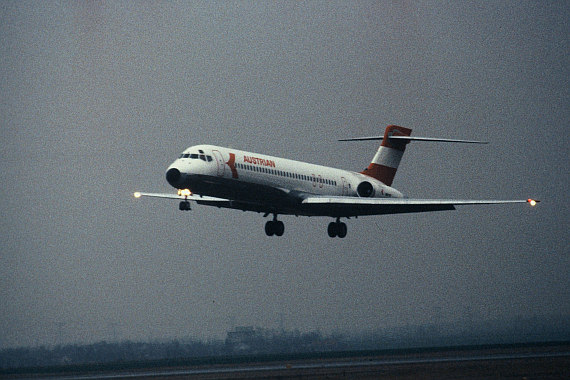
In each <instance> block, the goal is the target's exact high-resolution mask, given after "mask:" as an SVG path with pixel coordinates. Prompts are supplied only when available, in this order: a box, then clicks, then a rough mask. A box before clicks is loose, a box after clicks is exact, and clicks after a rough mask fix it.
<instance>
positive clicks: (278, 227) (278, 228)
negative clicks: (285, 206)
mask: <svg viewBox="0 0 570 380" xmlns="http://www.w3.org/2000/svg"><path fill="white" fill-rule="evenodd" d="M283 232H285V225H284V224H283V222H282V221H280V220H277V215H275V216H274V217H273V220H268V221H267V223H265V234H266V235H267V236H273V235H276V236H282V235H283Z"/></svg>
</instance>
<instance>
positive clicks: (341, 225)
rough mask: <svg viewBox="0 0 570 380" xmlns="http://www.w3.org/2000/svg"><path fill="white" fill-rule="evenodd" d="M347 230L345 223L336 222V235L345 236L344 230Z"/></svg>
mask: <svg viewBox="0 0 570 380" xmlns="http://www.w3.org/2000/svg"><path fill="white" fill-rule="evenodd" d="M347 231H348V229H347V227H346V224H345V223H342V222H338V223H337V236H338V237H339V238H341V239H342V238H344V237H345V236H346V232H347Z"/></svg>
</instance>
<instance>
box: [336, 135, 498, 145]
mask: <svg viewBox="0 0 570 380" xmlns="http://www.w3.org/2000/svg"><path fill="white" fill-rule="evenodd" d="M383 139H384V136H369V137H351V138H347V139H340V140H338V141H369V140H383ZM388 139H389V140H403V141H433V142H454V143H465V144H488V143H489V142H488V141H476V140H457V139H438V138H433V137H412V136H390V137H388Z"/></svg>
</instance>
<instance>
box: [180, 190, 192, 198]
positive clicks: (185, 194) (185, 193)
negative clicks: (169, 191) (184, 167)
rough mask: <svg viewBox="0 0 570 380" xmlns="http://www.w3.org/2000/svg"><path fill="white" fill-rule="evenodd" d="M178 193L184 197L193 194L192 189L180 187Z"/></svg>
mask: <svg viewBox="0 0 570 380" xmlns="http://www.w3.org/2000/svg"><path fill="white" fill-rule="evenodd" d="M178 195H181V196H183V197H189V196H190V195H192V192H191V191H190V189H178Z"/></svg>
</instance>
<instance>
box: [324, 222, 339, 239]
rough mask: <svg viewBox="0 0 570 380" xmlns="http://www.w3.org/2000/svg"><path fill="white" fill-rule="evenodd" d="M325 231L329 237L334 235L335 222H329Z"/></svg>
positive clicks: (335, 232) (335, 230) (335, 233)
mask: <svg viewBox="0 0 570 380" xmlns="http://www.w3.org/2000/svg"><path fill="white" fill-rule="evenodd" d="M327 232H328V234H329V237H332V238H333V237H336V235H337V233H338V232H337V229H336V223H335V222H330V223H329V227H328V228H327Z"/></svg>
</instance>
